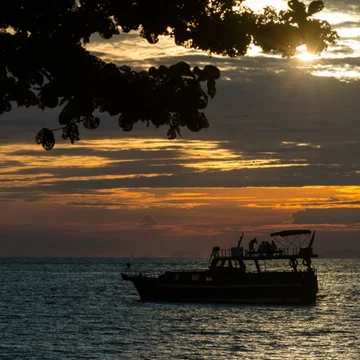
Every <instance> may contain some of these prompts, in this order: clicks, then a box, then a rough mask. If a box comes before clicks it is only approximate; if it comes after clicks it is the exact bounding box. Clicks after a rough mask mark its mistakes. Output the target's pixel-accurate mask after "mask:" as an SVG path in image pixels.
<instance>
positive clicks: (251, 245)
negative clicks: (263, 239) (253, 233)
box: [249, 238, 257, 255]
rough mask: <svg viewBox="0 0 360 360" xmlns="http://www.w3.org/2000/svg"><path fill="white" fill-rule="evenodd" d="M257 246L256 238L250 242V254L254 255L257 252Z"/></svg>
mask: <svg viewBox="0 0 360 360" xmlns="http://www.w3.org/2000/svg"><path fill="white" fill-rule="evenodd" d="M255 244H257V240H256V238H253V239H252V240H250V242H249V254H250V255H251V253H253V252H254V251H255Z"/></svg>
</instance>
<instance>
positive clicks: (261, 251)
mask: <svg viewBox="0 0 360 360" xmlns="http://www.w3.org/2000/svg"><path fill="white" fill-rule="evenodd" d="M258 252H259V254H263V253H265V252H266V245H265V241H262V242H261V244H260V245H259V248H258Z"/></svg>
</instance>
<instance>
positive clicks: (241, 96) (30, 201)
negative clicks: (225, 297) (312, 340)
mask: <svg viewBox="0 0 360 360" xmlns="http://www.w3.org/2000/svg"><path fill="white" fill-rule="evenodd" d="M246 3H247V5H248V6H249V7H251V8H256V9H260V8H261V7H262V6H265V5H274V6H275V7H276V8H277V9H280V8H286V1H281V0H273V1H272V0H268V1H265V0H263V1H259V0H247V1H246ZM307 3H308V2H307ZM317 17H319V18H321V19H325V20H328V21H329V22H330V23H331V24H332V26H333V28H334V29H335V30H337V31H338V34H339V35H340V40H339V41H338V43H337V44H336V45H334V46H331V47H329V48H328V50H327V51H326V52H324V53H323V54H322V56H321V57H314V56H311V55H309V54H307V53H306V50H305V49H302V48H300V49H299V51H298V54H297V55H296V56H295V57H294V58H292V59H281V58H280V57H279V56H275V55H268V54H263V53H261V52H260V50H259V49H257V48H255V47H252V48H251V50H250V51H249V53H248V55H247V56H245V57H243V58H237V59H230V58H225V57H218V56H213V57H209V56H207V54H204V53H201V52H198V51H194V50H189V49H184V48H181V47H177V46H175V45H174V43H173V40H172V39H168V38H161V39H160V42H159V43H158V44H156V45H150V44H148V43H147V42H146V40H144V39H142V38H140V37H139V36H138V33H130V34H121V35H119V36H116V37H113V38H112V39H111V40H110V41H104V40H102V39H101V38H100V37H99V36H96V35H94V36H93V37H92V39H91V40H92V41H91V43H90V44H89V46H88V50H90V51H92V52H93V53H94V54H96V55H98V56H100V57H101V58H102V59H104V60H106V61H111V62H115V63H116V64H118V65H122V64H126V65H130V66H132V67H133V68H135V69H136V70H140V69H148V68H149V67H150V66H159V65H161V64H164V65H171V64H174V63H176V62H178V61H186V62H188V63H189V64H190V65H191V66H192V67H193V66H200V67H202V66H204V65H206V64H213V65H216V66H218V67H219V68H220V69H221V74H222V77H221V79H220V80H218V81H217V90H218V93H217V95H216V96H215V98H214V99H213V100H212V101H211V103H210V104H209V106H208V108H207V109H206V110H205V113H206V115H207V118H208V120H209V122H210V128H209V129H205V130H202V131H201V132H199V133H193V132H190V131H187V130H185V129H184V130H182V138H181V139H178V140H172V141H170V140H167V138H166V129H165V128H159V129H155V128H151V127H150V128H146V126H145V125H143V124H137V126H135V128H134V130H133V131H132V132H130V133H125V132H123V131H122V130H121V129H120V128H119V127H118V125H117V119H116V118H111V117H110V116H106V115H103V114H101V116H100V117H101V125H100V128H99V129H98V130H95V131H89V130H85V129H84V130H82V132H81V140H80V142H78V143H77V144H75V145H71V144H70V143H68V142H67V141H63V140H62V139H61V134H59V133H57V134H56V140H57V143H56V146H55V148H54V149H53V150H52V151H50V152H46V151H45V150H43V149H42V147H40V146H38V145H37V144H36V143H35V140H34V138H35V135H36V133H37V132H38V131H39V130H40V129H41V128H43V127H48V128H56V127H57V126H58V120H57V117H58V115H59V113H60V111H61V109H56V110H52V111H48V110H47V111H44V112H42V111H41V110H38V109H24V108H17V109H16V108H15V110H14V111H12V112H11V113H6V114H3V115H2V116H1V117H0V256H207V255H210V251H211V249H212V247H213V246H214V245H219V246H221V247H230V246H233V245H236V244H237V239H238V236H239V235H240V234H241V233H242V232H244V233H245V240H244V242H245V244H247V242H248V240H250V239H251V238H252V237H254V236H257V237H258V238H260V240H268V238H269V236H268V235H269V233H270V232H273V231H280V230H285V229H294V228H300V229H306V228H308V229H310V230H317V239H316V242H315V247H316V250H317V251H318V252H319V254H320V256H321V257H360V0H343V1H335V0H331V1H326V2H325V10H324V11H322V12H320V13H319V14H318V15H317Z"/></svg>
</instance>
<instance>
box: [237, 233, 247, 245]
mask: <svg viewBox="0 0 360 360" xmlns="http://www.w3.org/2000/svg"><path fill="white" fill-rule="evenodd" d="M244 235H245V234H244V233H242V234H241V236H239V240H238V247H240V245H241V242H242V239H243V238H244Z"/></svg>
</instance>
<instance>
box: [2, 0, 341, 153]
mask: <svg viewBox="0 0 360 360" xmlns="http://www.w3.org/2000/svg"><path fill="white" fill-rule="evenodd" d="M288 5H289V9H288V10H286V11H280V12H276V11H275V9H273V8H271V7H266V8H265V9H264V10H263V12H262V13H255V12H253V11H252V10H251V9H249V8H247V7H246V6H244V3H243V2H242V1H232V0H121V1H120V0H78V1H75V0H52V1H49V0H32V1H29V0H11V1H2V2H1V4H0V114H2V113H3V112H9V111H11V109H12V106H13V105H14V104H17V105H18V106H26V107H30V106H37V107H39V108H41V109H45V108H54V107H57V106H60V105H63V106H64V107H63V109H62V111H61V113H60V116H59V122H60V124H61V129H62V131H63V135H62V136H63V138H64V139H70V141H71V142H72V143H74V142H75V141H77V140H79V127H78V125H79V124H82V125H83V126H84V127H85V128H87V129H95V128H97V127H98V126H99V122H100V119H99V118H98V117H95V116H94V113H95V112H107V113H109V114H110V115H111V116H117V117H118V123H119V126H120V127H121V128H122V129H123V130H124V131H131V130H132V129H133V126H134V124H135V123H136V122H138V121H142V122H145V123H147V124H148V125H149V124H153V125H154V126H156V127H159V126H161V125H166V126H167V136H168V138H169V139H173V138H176V136H177V134H180V128H181V127H183V126H186V127H187V128H188V129H190V130H191V131H199V130H201V129H203V128H206V127H208V126H209V123H208V121H207V119H206V117H205V115H204V113H203V109H205V108H206V106H207V104H208V101H209V98H213V97H214V96H215V94H216V87H215V85H216V80H217V79H218V78H219V77H220V71H219V69H217V68H216V67H214V66H210V65H207V66H205V67H204V68H202V69H200V68H199V67H194V68H193V69H191V67H190V66H189V65H188V64H187V63H185V62H180V63H177V64H174V65H172V66H170V67H166V66H160V67H159V68H155V67H151V68H150V69H149V70H148V71H140V72H137V71H134V70H132V69H131V68H130V67H129V66H126V65H122V66H118V65H115V64H113V63H106V62H105V61H103V60H101V59H100V58H98V57H96V56H94V55H93V54H91V53H89V52H88V51H87V50H86V48H85V46H86V44H87V43H89V41H90V37H91V35H92V34H94V33H99V34H100V35H101V37H102V38H104V39H110V38H111V37H112V36H114V35H117V34H120V33H121V32H124V33H128V32H130V31H133V30H134V31H138V33H139V35H140V36H141V37H143V38H145V39H146V40H147V41H148V42H149V43H151V44H155V43H156V42H157V41H158V39H159V36H161V35H164V36H170V37H172V38H173V39H174V41H175V43H176V44H177V45H179V46H184V47H187V48H192V49H198V50H203V51H206V52H207V53H208V54H221V55H224V56H230V57H237V56H242V55H245V54H246V52H247V50H248V48H249V45H250V43H251V42H254V44H256V45H258V46H260V47H261V48H262V49H263V50H264V51H266V52H276V53H280V54H281V55H282V56H284V57H289V56H292V55H294V54H295V51H296V48H297V47H298V46H300V45H304V44H305V45H306V46H307V48H308V51H310V52H312V53H320V52H321V51H323V50H324V49H326V47H327V46H328V44H331V43H334V42H335V41H336V38H337V34H336V33H335V32H334V31H332V30H331V27H330V25H329V23H327V22H326V21H322V20H318V19H314V18H313V17H312V15H313V14H315V13H317V12H319V11H321V10H322V9H323V7H324V4H323V2H322V1H313V2H311V3H310V5H309V6H308V7H307V8H306V6H305V4H303V3H302V2H300V1H298V0H291V1H289V2H288ZM202 84H203V86H202ZM204 89H205V90H204ZM36 141H37V143H38V144H42V145H43V147H44V148H45V149H46V150H51V149H52V147H53V146H54V144H55V137H54V134H53V131H52V130H49V129H46V128H44V129H42V130H41V131H40V132H39V133H38V135H37V136H36Z"/></svg>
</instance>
